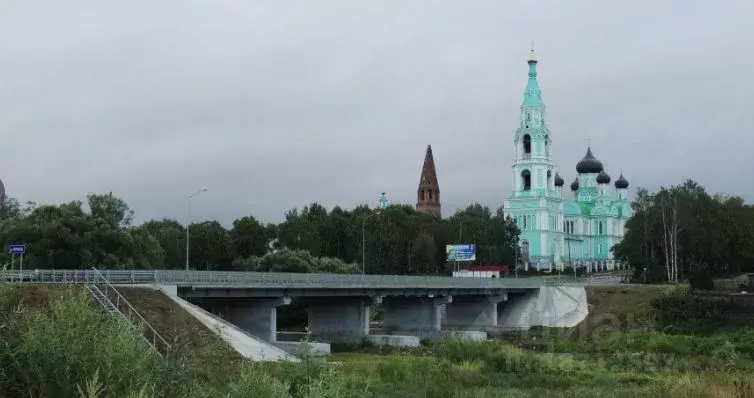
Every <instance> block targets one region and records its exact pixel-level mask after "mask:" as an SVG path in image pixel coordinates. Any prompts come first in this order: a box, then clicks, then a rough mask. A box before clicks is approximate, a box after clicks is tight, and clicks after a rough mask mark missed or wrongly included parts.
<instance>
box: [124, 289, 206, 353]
mask: <svg viewBox="0 0 754 398" xmlns="http://www.w3.org/2000/svg"><path fill="white" fill-rule="evenodd" d="M118 291H119V292H120V294H121V295H123V297H125V298H126V300H128V302H129V303H131V305H133V306H134V308H136V310H137V311H139V313H140V314H141V316H143V317H144V319H146V320H147V322H149V324H150V325H152V327H153V328H155V330H157V333H159V334H160V335H161V336H162V337H163V338H164V339H165V340H167V341H168V343H170V344H171V345H176V344H178V345H182V346H186V348H190V349H200V348H202V347H205V346H207V345H209V344H213V343H215V342H217V335H216V334H215V333H214V332H213V331H211V330H209V329H208V328H207V327H206V326H204V324H202V323H201V322H199V321H198V320H197V319H196V318H194V317H192V316H191V315H190V314H189V313H187V312H186V311H185V310H184V309H183V308H181V306H179V305H178V304H177V303H176V302H175V301H173V300H171V299H170V297H168V296H166V295H165V294H164V293H162V292H161V291H159V290H154V289H150V288H140V287H118Z"/></svg>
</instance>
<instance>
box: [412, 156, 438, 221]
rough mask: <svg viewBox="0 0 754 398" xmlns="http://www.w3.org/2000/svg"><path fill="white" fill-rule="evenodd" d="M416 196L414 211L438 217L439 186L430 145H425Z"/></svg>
mask: <svg viewBox="0 0 754 398" xmlns="http://www.w3.org/2000/svg"><path fill="white" fill-rule="evenodd" d="M417 194H418V198H417V201H416V211H420V212H422V213H429V214H434V215H436V216H438V217H440V215H441V214H440V184H438V183H437V170H435V159H434V157H432V145H427V153H426V155H424V166H423V167H422V174H421V177H419V190H418V192H417Z"/></svg>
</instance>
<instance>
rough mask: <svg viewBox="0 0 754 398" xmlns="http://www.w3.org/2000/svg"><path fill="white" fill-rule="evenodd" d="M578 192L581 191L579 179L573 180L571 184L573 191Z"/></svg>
mask: <svg viewBox="0 0 754 398" xmlns="http://www.w3.org/2000/svg"><path fill="white" fill-rule="evenodd" d="M578 190H579V179H578V178H576V179H575V180H573V182H572V183H571V191H578Z"/></svg>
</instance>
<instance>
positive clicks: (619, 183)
mask: <svg viewBox="0 0 754 398" xmlns="http://www.w3.org/2000/svg"><path fill="white" fill-rule="evenodd" d="M615 187H616V188H618V189H626V188H628V180H627V179H626V177H623V173H621V174H620V177H618V179H617V180H615Z"/></svg>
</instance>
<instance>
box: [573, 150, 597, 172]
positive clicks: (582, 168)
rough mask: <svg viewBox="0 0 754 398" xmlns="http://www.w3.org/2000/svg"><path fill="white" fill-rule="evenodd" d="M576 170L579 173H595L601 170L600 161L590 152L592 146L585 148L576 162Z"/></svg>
mask: <svg viewBox="0 0 754 398" xmlns="http://www.w3.org/2000/svg"><path fill="white" fill-rule="evenodd" d="M576 171H577V172H578V173H579V174H597V173H599V172H601V171H602V162H600V161H599V160H598V159H597V158H596V157H594V155H593V154H592V147H588V148H587V149H586V155H584V158H583V159H581V160H580V161H579V162H578V163H576Z"/></svg>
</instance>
